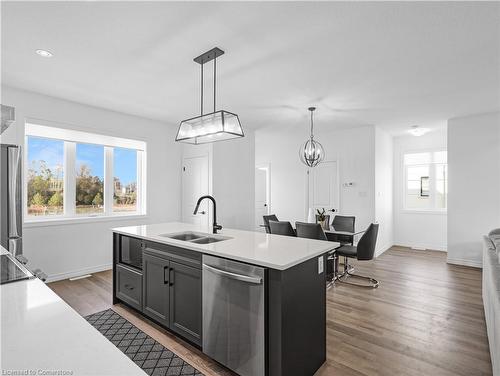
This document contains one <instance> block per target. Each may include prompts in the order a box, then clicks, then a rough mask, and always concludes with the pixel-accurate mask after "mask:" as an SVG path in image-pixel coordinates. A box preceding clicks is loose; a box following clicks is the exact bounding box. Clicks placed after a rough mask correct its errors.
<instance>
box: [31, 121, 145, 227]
mask: <svg viewBox="0 0 500 376" xmlns="http://www.w3.org/2000/svg"><path fill="white" fill-rule="evenodd" d="M63 127H64V125H61V124H55V125H53V124H50V122H47V121H39V120H32V121H28V120H27V121H26V123H25V134H24V146H25V147H24V163H23V169H24V174H23V175H24V178H23V188H24V193H23V201H24V202H23V212H24V216H23V218H24V224H25V225H27V226H28V227H29V226H30V225H32V226H36V225H37V224H38V225H39V224H64V223H79V222H89V221H96V222H97V221H109V220H117V219H132V218H144V217H146V215H147V205H146V203H147V201H146V192H147V186H146V184H147V179H146V172H147V164H146V162H147V144H146V141H143V140H132V139H127V138H121V137H114V136H108V135H104V134H98V133H95V132H93V130H88V131H87V130H84V131H80V130H73V129H68V128H66V127H64V128H63ZM29 137H39V138H44V139H51V140H58V141H63V147H64V155H63V171H64V175H63V185H64V190H63V214H61V215H50V216H30V215H28V189H27V188H28V170H29V160H28V138H29ZM77 144H93V145H99V146H103V147H104V166H103V168H104V197H103V198H104V204H103V205H104V210H103V212H102V213H95V214H91V215H78V214H76V170H75V167H76V145H77ZM115 147H116V148H125V149H133V150H135V151H136V152H137V163H136V171H137V200H136V210H135V211H130V212H114V211H113V193H114V185H113V178H114V171H113V163H114V155H113V151H114V148H115Z"/></svg>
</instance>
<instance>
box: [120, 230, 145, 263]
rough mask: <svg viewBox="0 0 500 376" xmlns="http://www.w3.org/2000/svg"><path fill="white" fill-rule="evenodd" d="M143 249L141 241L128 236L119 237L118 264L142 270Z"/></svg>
mask: <svg viewBox="0 0 500 376" xmlns="http://www.w3.org/2000/svg"><path fill="white" fill-rule="evenodd" d="M143 249H144V241H143V240H141V239H136V238H129V237H128V236H120V254H119V261H120V263H122V264H125V265H129V266H132V267H134V268H137V269H141V270H142V250H143Z"/></svg>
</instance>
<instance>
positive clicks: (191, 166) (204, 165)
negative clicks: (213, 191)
mask: <svg viewBox="0 0 500 376" xmlns="http://www.w3.org/2000/svg"><path fill="white" fill-rule="evenodd" d="M208 194H209V171H208V155H203V156H196V157H187V158H183V160H182V221H183V222H185V223H192V224H195V225H199V226H203V227H206V228H207V229H208V228H209V225H210V215H209V211H210V208H209V206H208V200H203V201H202V203H201V204H200V207H199V209H198V214H196V215H193V211H194V208H195V206H196V202H197V201H198V198H200V197H201V196H203V195H208Z"/></svg>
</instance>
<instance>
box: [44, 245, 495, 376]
mask: <svg viewBox="0 0 500 376" xmlns="http://www.w3.org/2000/svg"><path fill="white" fill-rule="evenodd" d="M352 264H353V265H354V267H355V273H359V274H363V275H369V276H371V277H374V278H376V279H377V280H378V281H379V282H380V287H379V288H378V289H374V290H370V289H362V288H357V287H355V286H350V285H345V284H341V283H337V284H336V286H335V287H333V288H331V289H329V290H328V291H327V320H328V321H327V362H326V363H325V364H324V365H323V367H321V369H320V370H319V371H318V372H317V373H316V376H325V375H342V376H350V375H352V376H361V375H381V376H386V375H433V376H436V375H443V376H447V375H450V376H451V375H463V376H473V375H491V374H492V371H491V362H490V355H489V350H488V341H487V337H486V326H485V321H484V311H483V303H482V299H481V270H479V269H475V268H467V267H460V266H454V265H448V264H446V254H445V253H443V252H434V251H412V250H410V249H407V248H402V247H392V248H391V249H390V250H388V251H387V252H385V253H384V254H383V255H382V256H380V257H379V258H377V259H376V260H374V261H369V262H366V261H363V262H356V261H353V262H352ZM49 286H50V287H51V288H52V289H53V290H54V291H55V292H56V293H57V294H59V295H60V296H61V297H62V298H63V299H64V300H65V301H66V302H67V303H68V304H69V305H71V306H72V307H73V308H74V309H75V310H77V311H78V312H79V313H80V314H82V315H87V314H91V313H94V312H98V311H101V310H104V309H107V308H109V307H111V306H112V304H111V288H112V287H111V286H112V274H111V272H110V271H107V272H101V273H96V274H94V275H93V276H92V277H91V278H87V279H82V280H77V281H73V282H71V281H67V280H66V281H59V282H54V283H51V284H49ZM113 309H114V310H115V311H116V312H118V313H119V314H121V315H122V316H124V317H125V318H127V319H128V320H129V321H131V322H132V323H133V324H135V325H136V326H137V327H139V328H140V329H142V330H143V331H145V332H146V333H147V334H149V335H150V336H151V337H153V338H154V339H156V340H157V341H159V342H160V343H162V344H163V345H165V346H166V347H168V348H169V349H171V350H172V351H174V352H175V353H177V354H178V355H179V356H180V357H181V358H183V359H185V360H186V361H188V362H190V363H191V364H193V365H194V366H195V367H197V368H198V369H199V370H200V371H202V372H203V373H205V374H206V375H207V376H212V375H214V376H215V375H232V373H231V372H229V371H227V370H225V369H223V368H222V367H221V366H219V365H218V364H216V363H214V362H213V361H211V360H210V359H208V358H207V357H205V356H204V355H203V354H202V353H201V352H199V351H198V350H196V349H195V348H193V347H192V346H190V345H188V344H186V343H185V342H183V341H181V340H178V339H176V338H175V337H174V336H172V335H170V334H169V333H168V332H167V331H166V330H164V329H162V328H160V327H159V326H157V325H155V324H154V323H151V322H150V321H148V320H146V319H144V318H142V317H139V316H138V315H137V314H136V313H135V312H134V311H133V310H131V309H129V308H127V307H125V306H123V305H116V306H114V307H113Z"/></svg>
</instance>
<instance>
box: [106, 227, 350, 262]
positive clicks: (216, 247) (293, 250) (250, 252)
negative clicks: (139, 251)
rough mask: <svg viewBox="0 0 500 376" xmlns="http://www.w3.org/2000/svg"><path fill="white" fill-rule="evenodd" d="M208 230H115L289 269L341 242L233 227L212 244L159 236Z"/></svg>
mask: <svg viewBox="0 0 500 376" xmlns="http://www.w3.org/2000/svg"><path fill="white" fill-rule="evenodd" d="M207 230H208V229H207V228H206V227H200V226H196V225H192V224H188V223H179V222H172V223H159V224H152V225H143V226H130V227H118V228H114V229H113V230H112V231H114V232H116V233H119V234H123V235H129V236H132V237H136V238H141V239H146V240H150V241H154V242H157V243H164V244H170V245H174V246H178V247H181V248H186V249H191V250H193V251H198V252H201V253H205V254H209V255H214V256H220V257H225V258H228V259H232V260H237V261H242V262H246V263H249V264H254V265H259V266H264V267H268V268H272V269H277V270H285V269H288V268H290V267H292V266H295V265H298V264H300V263H301V262H304V261H307V260H309V259H311V258H313V257H316V256H319V255H322V254H324V253H326V252H329V251H331V250H333V249H334V248H337V247H339V246H340V244H339V243H336V242H329V241H323V240H312V239H305V238H296V237H291V236H281V235H271V234H265V233H261V232H252V231H242V230H234V229H222V230H221V231H219V235H223V236H229V237H231V238H232V239H228V240H224V241H221V242H217V243H211V244H196V243H192V242H187V241H182V240H175V239H171V238H168V237H164V236H160V235H162V234H173V233H178V232H183V231H194V232H203V233H207V235H210V234H209V233H210V231H207Z"/></svg>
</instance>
